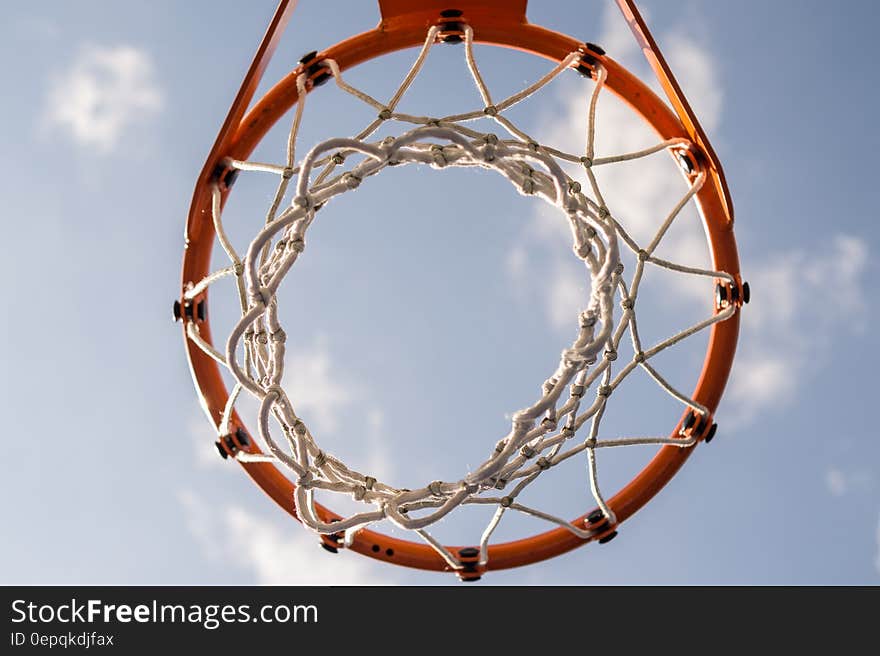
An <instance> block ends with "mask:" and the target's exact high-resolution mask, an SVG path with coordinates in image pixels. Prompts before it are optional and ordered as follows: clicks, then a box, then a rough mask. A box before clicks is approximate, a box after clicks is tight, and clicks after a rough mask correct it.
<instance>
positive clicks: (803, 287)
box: [725, 235, 868, 489]
mask: <svg viewBox="0 0 880 656" xmlns="http://www.w3.org/2000/svg"><path fill="white" fill-rule="evenodd" d="M867 254H868V245H867V243H866V242H865V241H863V240H862V239H859V238H857V237H853V236H849V235H837V236H835V237H833V238H832V239H830V240H829V241H828V243H827V244H826V246H825V248H824V249H820V248H813V249H811V250H810V251H807V250H803V249H797V250H792V251H789V252H788V253H779V254H777V255H775V256H774V257H773V258H772V260H770V261H769V262H764V263H763V264H751V265H748V266H747V267H746V269H747V271H746V273H747V276H746V277H747V279H748V280H749V284H750V287H751V288H752V289H753V299H754V300H753V301H752V302H751V303H750V304H749V305H748V306H746V307H745V308H744V310H743V313H742V322H743V325H742V332H741V336H740V344H739V352H738V354H737V357H736V362H735V364H734V369H733V374H732V377H731V384H730V392H729V394H728V395H727V396H726V397H725V398H726V399H727V401H729V402H732V403H733V406H732V412H731V414H732V416H733V417H734V422H735V423H736V424H738V425H742V424H745V423H748V422H749V421H751V420H752V419H753V418H754V417H755V416H756V415H757V414H758V413H760V412H762V411H764V410H768V409H771V408H774V407H775V408H780V407H784V405H785V404H786V403H787V402H789V401H790V400H791V399H792V398H794V396H795V394H796V393H797V390H798V388H799V387H800V386H802V385H804V384H806V383H808V381H809V380H811V378H812V377H813V376H815V375H817V373H818V371H819V370H820V368H821V367H822V366H823V365H824V364H825V361H826V360H827V358H828V357H829V355H830V352H831V349H832V348H833V347H834V344H835V341H836V340H837V339H839V338H840V337H841V336H842V335H844V334H846V333H847V332H852V331H859V330H861V329H862V328H863V327H864V326H865V325H866V324H867V312H868V309H867V304H866V303H865V300H864V299H865V297H866V293H865V290H864V284H865V283H864V280H863V277H864V275H865V272H866V268H867V264H868V257H867ZM837 489H839V486H838V488H837Z"/></svg>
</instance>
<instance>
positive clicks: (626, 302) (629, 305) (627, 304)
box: [620, 298, 635, 310]
mask: <svg viewBox="0 0 880 656" xmlns="http://www.w3.org/2000/svg"><path fill="white" fill-rule="evenodd" d="M620 307H622V308H623V309H624V310H632V309H633V308H634V307H635V303H634V302H633V300H632V299H631V298H625V299H623V300H622V301H621V302H620Z"/></svg>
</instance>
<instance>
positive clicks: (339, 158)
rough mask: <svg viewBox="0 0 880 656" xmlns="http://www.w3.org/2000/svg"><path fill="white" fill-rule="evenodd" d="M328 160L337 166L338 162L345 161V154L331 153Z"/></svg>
mask: <svg viewBox="0 0 880 656" xmlns="http://www.w3.org/2000/svg"><path fill="white" fill-rule="evenodd" d="M330 161H331V162H333V163H334V164H336V165H337V166H338V165H339V164H342V163H344V162H345V155H343V154H342V153H333V155H332V156H331V157H330Z"/></svg>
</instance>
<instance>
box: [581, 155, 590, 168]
mask: <svg viewBox="0 0 880 656" xmlns="http://www.w3.org/2000/svg"><path fill="white" fill-rule="evenodd" d="M580 161H581V164H583V165H584V168H585V169H588V168H590V167H592V166H593V158H592V157H581V158H580Z"/></svg>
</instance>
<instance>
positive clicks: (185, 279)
mask: <svg viewBox="0 0 880 656" xmlns="http://www.w3.org/2000/svg"><path fill="white" fill-rule="evenodd" d="M413 4H415V3H406V2H402V1H401V0H382V1H381V2H380V6H381V9H382V12H383V21H382V22H381V23H380V25H379V26H378V27H377V28H376V29H374V30H371V31H368V32H365V33H363V34H360V35H357V36H354V37H352V38H350V39H347V40H345V41H343V42H341V43H338V44H336V45H334V46H332V47H330V48H327V49H326V50H324V51H323V52H321V53H319V55H318V58H332V59H334V60H335V61H336V62H337V63H338V64H339V67H340V69H341V70H343V71H344V70H346V69H349V68H351V67H353V66H355V65H357V64H360V63H362V62H364V61H367V60H369V59H373V58H376V57H380V56H382V55H385V54H388V53H390V52H393V51H396V50H400V49H404V48H409V47H415V46H419V45H421V44H422V43H423V41H424V38H425V34H426V31H427V28H428V27H429V26H430V25H431V24H434V23H435V22H436V21H437V18H439V12H438V11H436V6H439V5H437V3H436V2H424V3H421V4H420V5H419V9H417V10H414V9H412V5H413ZM457 4H458V5H465V7H468V6H469V3H467V2H459V3H457ZM470 4H472V5H473V6H472V7H471V10H468V9H465V11H464V16H463V19H466V20H467V22H468V23H469V24H470V26H471V27H472V28H473V30H474V38H475V40H476V41H478V42H480V43H485V44H491V45H496V46H502V47H507V48H514V49H518V50H523V51H526V52H530V53H533V54H536V55H539V56H543V57H546V58H548V59H550V60H553V61H555V62H558V61H561V60H562V59H563V58H565V57H566V56H567V55H568V54H569V53H571V52H573V51H575V50H578V49H579V48H582V47H583V45H584V44H583V43H582V42H580V41H577V40H576V39H573V38H571V37H568V36H565V35H563V34H560V33H557V32H553V31H550V30H547V29H545V28H542V27H539V26H536V25H531V24H529V23H528V22H526V20H525V2H524V1H523V0H518V1H515V2H510V3H500V2H499V3H495V2H492V1H491V0H483V1H482V2H480V1H479V0H476V1H472V2H471V3H470ZM422 5H425V6H422ZM499 6H502V7H503V9H499ZM292 7H293V3H290V2H286V1H282V2H281V3H280V5H279V8H278V11H276V14H275V16H274V18H273V20H272V23H271V25H270V28H269V30H268V32H267V36H266V38H265V39H264V40H263V43H262V44H261V46H260V49H259V51H258V53H257V57H256V58H255V60H254V64H252V66H251V69H250V70H249V72H248V75H247V77H246V79H245V83H244V84H243V85H242V89H241V91H240V92H239V94H238V96H237V97H236V100H235V103H234V104H233V107H232V110H230V114H229V117H228V118H227V120H226V122H225V124H224V126H223V129H222V130H221V132H220V135H219V136H218V138H217V141H216V142H215V145H214V148H213V150H212V151H211V154H210V155H209V157H208V160H207V162H206V164H205V167H204V168H203V170H202V173H201V175H200V176H199V179H198V182H197V185H196V188H195V192H194V195H193V200H192V205H191V207H190V213H189V218H188V222H187V230H186V249H185V252H184V258H183V271H182V285H183V287H184V288H185V287H186V286H187V284H189V283H195V282H197V281H199V280H201V279H202V278H203V277H204V276H205V275H207V274H208V273H209V266H210V259H211V252H212V249H213V243H214V237H215V234H214V229H213V223H212V220H211V186H212V184H213V176H214V172H215V171H216V170H217V167H218V165H220V164H221V162H222V161H223V160H224V158H226V157H232V158H235V159H246V158H247V157H248V156H249V154H250V153H251V152H252V151H253V149H254V148H255V147H256V145H257V144H258V143H259V142H260V141H261V140H262V138H263V137H264V136H265V134H266V133H267V132H268V131H269V129H270V128H271V127H272V126H273V125H274V124H275V123H276V122H277V121H278V120H279V119H280V118H281V117H282V116H283V115H284V114H285V112H287V111H288V110H289V109H290V108H291V107H292V106H293V104H294V103H295V102H296V100H297V90H296V83H295V81H296V77H297V75H299V74H300V73H301V72H302V70H303V67H302V66H300V67H298V68H297V69H295V70H294V71H292V72H291V73H290V74H288V75H287V76H286V77H285V78H284V79H282V80H281V81H280V82H279V83H278V84H276V85H275V87H273V88H272V89H271V90H270V91H269V92H268V93H267V94H266V95H265V96H264V97H263V98H262V99H260V100H259V101H258V102H257V103H256V104H255V105H254V106H253V108H252V109H251V110H250V111H249V112H248V113H247V115H245V114H244V112H245V109H246V107H247V105H248V104H249V102H250V99H251V97H252V95H253V93H254V90H255V88H256V85H257V83H258V82H259V79H260V77H261V76H262V72H263V70H264V69H265V65H266V63H267V62H268V58H269V56H271V52H272V51H273V50H274V47H275V45H276V44H277V40H278V38H279V37H280V32H281V31H283V27H284V25H285V24H286V22H287V20H288V19H289V17H290V12H291V10H292ZM407 12H408V13H407ZM596 58H597V59H598V60H599V61H600V62H601V64H602V65H603V66H604V67H605V68H606V70H607V73H608V75H607V80H606V86H607V88H608V89H609V90H611V91H612V92H613V93H615V94H616V95H618V96H619V97H620V98H622V99H623V100H624V101H625V102H627V103H628V104H629V105H630V106H631V107H632V108H633V110H634V111H635V112H637V113H638V114H639V115H640V116H641V117H642V118H643V119H644V120H645V121H646V122H647V123H648V124H650V125H651V126H652V127H653V129H654V130H655V131H656V133H657V134H658V135H659V136H660V137H661V138H662V139H670V138H674V137H686V138H690V136H689V134H688V129H687V128H686V127H685V126H684V125H683V124H682V121H681V120H680V119H679V117H678V116H676V114H675V113H674V112H673V111H672V110H671V109H670V108H669V107H668V106H667V105H665V104H664V103H663V102H662V101H661V100H660V99H659V98H658V97H657V96H656V95H655V94H654V93H653V92H652V91H651V90H650V89H649V88H648V87H647V86H646V85H645V84H644V83H642V82H641V81H640V80H638V79H637V78H636V77H634V76H633V75H632V74H631V73H629V72H628V71H627V70H626V69H624V68H623V67H621V66H620V65H619V64H617V63H616V62H615V61H614V60H613V59H611V58H610V57H608V56H597V57H596ZM313 61H314V60H313ZM706 143H708V142H706ZM698 148H699V146H698ZM698 154H699V157H698V160H699V164H700V165H701V166H708V167H710V168H712V169H713V170H717V171H720V166H719V165H718V164H717V162H716V161H715V156H714V153H713V152H711V149H708V152H707V150H705V149H700V150H699V151H698ZM722 180H723V177H722ZM725 191H726V189H724V190H723V191H722V190H721V189H720V188H719V186H718V185H715V184H706V185H704V186H703V188H702V189H701V191H700V192H699V193H698V194H697V204H698V207H699V209H700V213H701V215H702V219H703V222H704V224H705V227H706V233H707V235H708V240H709V246H710V250H711V254H712V259H713V266H714V267H715V269H716V270H722V271H727V272H728V273H730V274H732V275H733V276H735V277H736V278H737V279H739V262H738V256H737V249H736V242H735V239H734V234H733V229H732V228H733V221H732V217H731V215H730V211H729V205H728V199H727V198H726V197H725V196H724V192H725ZM228 193H229V190H224V193H223V200H224V202H225V199H226V196H227V195H228ZM196 301H204V302H205V304H206V305H208V303H207V301H208V299H207V293H205V294H203V295H201V296H200V297H199V298H198V299H196ZM199 330H200V334H201V336H202V337H203V338H204V339H205V340H206V341H208V342H209V343H212V340H211V334H210V322H209V319H208V317H206V318H205V319H204V320H203V321H201V322H200V323H199ZM738 331H739V312H735V313H734V314H733V315H732V316H731V317H730V318H729V319H727V320H726V321H722V322H719V323H716V324H714V325H713V327H712V328H711V332H710V336H709V344H708V348H707V351H706V357H705V360H704V363H703V369H702V372H701V374H700V377H699V380H698V382H697V385H696V388H695V390H694V393H693V398H694V399H695V400H696V401H697V402H699V403H701V404H703V405H705V406H706V407H708V408H709V410H710V413H712V414H714V412H715V409H716V408H717V405H718V402H719V401H720V399H721V395H722V393H723V391H724V387H725V385H726V382H727V378H728V376H729V373H730V369H731V366H732V363H733V357H734V353H735V350H736V343H737V337H738ZM184 341H185V345H186V351H187V355H188V359H189V363H190V369H191V372H192V376H193V380H194V382H195V385H196V388H197V390H198V391H199V393H200V396H201V400H202V403H203V406H204V408H205V410H206V411H207V413H208V415H209V416H210V417H211V419H212V421H214V423H215V425H219V421H220V417H221V415H222V413H223V409H224V407H225V405H226V402H227V399H228V396H229V392H228V390H227V389H226V386H225V384H224V382H223V379H222V377H221V373H220V369H219V366H218V364H217V363H216V362H215V361H214V360H213V359H212V358H210V357H209V356H208V355H207V354H205V353H204V352H203V351H202V350H201V349H200V348H199V347H198V346H196V345H195V344H194V343H193V342H191V341H190V340H189V339H188V338H187V337H186V329H185V328H184ZM683 420H684V415H683V416H682V418H681V419H680V420H679V422H678V424H677V425H676V426H675V428H674V429H673V431H672V435H673V436H675V435H678V434H679V431H680V429H681V426H682V422H683ZM235 427H242V428H246V427H245V426H244V425H243V424H242V423H241V420H240V418H239V417H238V416H237V415H236V416H234V417H233V431H234V430H235ZM251 442H253V440H251ZM249 450H251V451H252V452H255V453H256V452H259V449H258V448H257V447H256V445H253V444H252V445H251V446H250V447H249ZM693 450H694V449H693V448H678V447H673V446H665V447H662V448H660V449H659V450H658V452H657V454H656V455H655V456H654V457H653V459H652V460H650V461H649V462H648V463H647V465H646V466H645V467H644V468H643V469H642V471H641V472H639V473H638V474H637V475H636V476H635V478H633V480H632V481H630V483H629V484H627V485H626V486H625V487H624V488H622V489H621V490H620V491H618V492H617V493H616V494H615V495H614V496H613V497H611V498H610V499H609V500H608V505H609V507H611V509H612V510H613V511H614V513H615V514H616V516H617V518H618V521H619V522H623V521H624V520H626V519H627V518H629V517H631V516H632V515H633V514H634V513H635V512H636V511H637V510H639V509H640V508H641V507H642V506H643V505H645V504H646V503H647V502H648V501H649V500H650V499H651V498H652V497H653V496H654V495H655V494H657V493H658V492H659V491H660V489H662V488H663V486H664V485H665V484H666V483H667V482H668V481H669V480H670V479H671V478H672V477H673V476H674V475H675V474H676V472H677V471H678V470H679V468H680V467H681V466H682V465H683V464H684V462H685V461H686V460H687V458H688V457H689V456H690V454H691V453H692V451H693ZM242 466H243V467H244V469H245V471H246V472H247V473H248V475H249V476H250V477H251V478H252V479H253V480H254V481H255V482H256V483H257V485H259V486H260V487H261V488H262V489H263V490H264V491H265V492H266V493H267V494H268V495H269V496H270V497H271V498H272V499H273V500H274V501H275V502H276V503H277V504H278V505H280V506H281V507H282V508H284V510H286V511H287V512H288V513H290V514H291V515H292V516H294V517H296V509H295V507H294V501H293V498H294V495H293V491H294V484H293V483H292V482H291V481H290V480H289V479H288V478H287V477H286V476H285V475H284V474H283V473H282V472H281V471H280V470H279V469H278V468H276V467H275V466H274V465H272V464H270V463H251V464H242ZM591 510H592V508H591V509H590V511H591ZM318 512H319V515H321V517H322V519H323V520H324V521H326V520H328V519H331V518H334V517H336V515H335V514H334V513H333V512H332V511H331V510H329V509H327V508H325V507H322V506H319V507H318ZM588 514H589V512H587V513H585V514H584V515H582V516H581V517H579V518H577V519H575V520H574V521H575V523H580V524H581V525H583V522H584V520H585V518H586V517H587V515H588ZM610 528H613V527H610ZM597 537H599V536H597ZM593 539H596V538H593ZM588 541H590V540H583V539H581V538H578V537H577V536H575V535H574V534H573V533H571V532H570V531H567V530H566V529H564V528H556V529H553V530H550V531H546V532H544V533H540V534H538V535H534V536H532V537H528V538H524V539H521V540H516V541H512V542H506V543H500V544H493V545H490V546H489V550H488V563H487V565H486V569H488V570H496V569H505V568H510V567H518V566H521V565H527V564H530V563H534V562H538V561H541V560H544V559H547V558H551V557H553V556H557V555H559V554H562V553H564V552H567V551H569V550H571V549H574V548H576V547H578V546H581V545H583V544H585V543H586V542H588ZM325 543H327V538H325ZM468 546H470V545H468ZM349 548H350V549H352V550H353V551H356V552H358V553H361V554H363V555H366V556H370V557H373V558H377V559H380V560H383V561H386V562H390V563H393V564H397V565H402V566H407V567H415V568H420V569H426V570H436V571H442V570H448V569H449V566H448V565H447V563H446V562H445V561H444V560H443V559H442V558H441V557H440V555H439V554H438V553H437V552H436V551H435V550H434V549H433V548H432V547H430V546H429V545H427V544H424V543H418V542H412V541H407V540H401V539H398V538H393V537H390V536H387V535H384V534H381V533H377V532H375V531H371V530H368V529H364V530H361V531H360V532H358V533H357V535H356V536H355V538H354V542H353V544H352V545H351V546H350V547H349ZM448 548H449V549H450V551H451V552H452V553H454V554H457V553H458V552H459V551H460V550H461V549H462V548H463V547H462V546H453V547H448Z"/></svg>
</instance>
